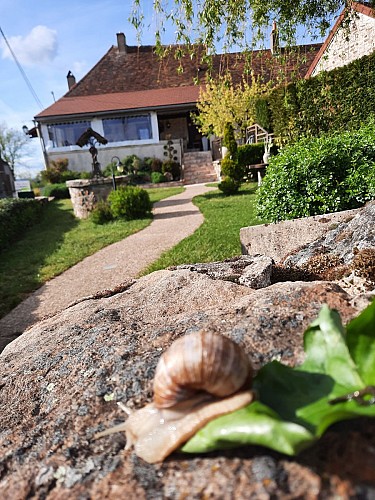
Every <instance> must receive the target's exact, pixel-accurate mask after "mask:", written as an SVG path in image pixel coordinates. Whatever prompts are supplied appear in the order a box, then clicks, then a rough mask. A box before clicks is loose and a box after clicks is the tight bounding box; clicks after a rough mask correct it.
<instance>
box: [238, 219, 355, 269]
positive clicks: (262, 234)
mask: <svg viewBox="0 0 375 500" xmlns="http://www.w3.org/2000/svg"><path fill="white" fill-rule="evenodd" d="M359 210H360V209H355V210H346V211H344V212H336V213H332V214H325V215H315V216H313V217H305V218H303V219H293V220H286V221H283V222H278V223H275V224H262V225H260V226H251V227H243V228H242V229H241V230H240V240H241V248H242V253H243V254H245V255H255V254H263V255H268V256H269V257H272V258H273V260H274V261H275V262H279V261H280V260H281V259H282V258H283V257H285V256H286V255H287V254H288V253H290V252H292V251H294V250H296V249H297V248H299V247H301V246H303V245H306V244H307V243H311V242H312V241H314V240H316V239H318V238H321V237H322V236H324V235H325V234H326V233H327V232H328V231H330V230H331V229H333V228H334V227H335V225H337V224H339V223H340V222H347V221H349V220H350V219H352V218H353V217H354V216H355V215H356V214H357V213H358V211H359Z"/></svg>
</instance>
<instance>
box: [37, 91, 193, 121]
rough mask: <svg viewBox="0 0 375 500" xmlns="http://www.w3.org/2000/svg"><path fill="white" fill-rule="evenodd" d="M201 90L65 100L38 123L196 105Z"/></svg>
mask: <svg viewBox="0 0 375 500" xmlns="http://www.w3.org/2000/svg"><path fill="white" fill-rule="evenodd" d="M199 90H200V87H199V86H196V85H191V86H189V87H175V88H169V89H153V90H143V91H142V90H141V91H138V92H114V93H110V94H108V93H107V94H98V95H88V96H79V97H70V96H66V97H62V98H61V99H59V100H58V101H57V102H56V103H54V104H53V105H52V106H50V107H49V108H47V109H45V110H44V111H42V112H41V113H39V115H37V117H36V118H37V119H40V118H44V117H51V116H62V115H64V116H66V115H77V114H81V113H105V112H111V111H118V110H124V111H125V110H126V111H129V110H132V109H138V110H139V109H146V108H149V109H150V108H151V109H152V108H159V107H163V106H176V105H183V104H187V105H188V104H190V105H194V104H195V103H196V101H197V99H198V96H199Z"/></svg>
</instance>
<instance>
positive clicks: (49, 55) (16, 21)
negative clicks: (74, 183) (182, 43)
mask: <svg viewBox="0 0 375 500" xmlns="http://www.w3.org/2000/svg"><path fill="white" fill-rule="evenodd" d="M146 4H151V2H150V1H147V2H146ZM131 8H132V1H131V0H127V1H126V0H125V1H124V0H100V1H99V0H98V1H96V0H79V1H77V0H64V1H63V2H51V0H38V1H37V2H30V0H1V9H0V10H1V15H0V26H1V28H2V30H3V32H4V34H5V36H6V38H7V40H8V42H9V44H10V46H11V48H12V50H13V52H14V53H15V55H16V56H17V59H18V60H19V62H20V63H21V65H22V68H23V70H24V72H25V73H26V75H27V78H28V80H29V81H30V83H31V85H32V87H33V89H34V90H35V93H36V94H37V96H38V98H39V100H40V101H41V103H42V106H43V108H46V107H47V106H50V105H51V104H52V103H53V95H52V93H53V94H54V96H55V98H56V99H59V98H60V97H62V96H63V95H64V94H65V93H66V92H67V90H68V87H67V81H66V75H67V73H68V71H72V73H73V74H74V75H75V77H76V79H77V81H78V80H79V79H81V78H82V77H83V76H84V75H85V74H86V73H87V72H88V71H89V70H90V69H91V68H92V66H93V65H94V64H95V63H96V62H97V61H98V60H99V59H100V58H101V57H102V56H103V55H104V54H105V53H106V52H107V50H108V49H109V48H110V47H111V45H115V44H116V33H117V32H124V33H125V35H126V39H127V43H128V44H129V45H136V44H137V39H136V32H135V29H134V28H133V26H132V25H131V24H130V23H129V21H128V18H129V16H130V14H131ZM151 11H152V9H151V6H150V9H149V10H148V12H149V13H151ZM146 13H147V9H146ZM142 43H144V44H151V43H153V30H152V29H149V30H145V32H144V35H143V36H142ZM0 75H1V76H0V123H5V124H6V126H7V127H8V128H14V129H19V130H21V129H22V126H23V125H27V126H28V127H32V126H33V122H32V119H33V117H34V116H35V115H36V114H38V113H39V112H40V111H41V109H40V107H39V106H38V104H37V102H36V100H35V99H34V97H33V95H32V93H31V92H30V90H29V88H28V86H27V84H26V83H25V81H24V79H23V78H22V76H21V72H20V70H19V68H18V67H17V65H16V63H15V62H14V60H13V58H12V56H11V54H9V51H8V49H7V47H6V44H5V42H4V40H3V38H2V37H1V39H0ZM31 142H32V144H30V147H29V148H28V149H29V151H28V152H27V153H25V155H24V157H23V158H22V159H21V160H20V162H19V165H18V166H17V167H16V173H17V174H18V175H19V176H22V177H25V176H26V175H27V174H28V173H29V171H31V173H32V175H34V174H35V173H36V172H38V171H39V170H42V169H43V161H42V157H41V154H40V145H39V143H38V140H37V139H34V140H33V141H31Z"/></svg>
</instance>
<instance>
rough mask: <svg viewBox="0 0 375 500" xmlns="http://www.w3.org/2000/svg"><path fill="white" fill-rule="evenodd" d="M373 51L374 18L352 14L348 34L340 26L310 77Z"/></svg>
mask: <svg viewBox="0 0 375 500" xmlns="http://www.w3.org/2000/svg"><path fill="white" fill-rule="evenodd" d="M374 50H375V18H373V17H370V16H368V15H365V14H362V13H360V12H355V13H353V16H352V19H351V23H350V32H348V29H347V28H345V27H343V26H342V25H341V26H340V27H339V28H338V30H337V32H336V33H335V34H334V36H333V38H332V40H331V42H330V43H329V45H328V47H327V48H326V50H325V51H324V53H323V55H322V57H321V58H320V60H319V62H318V64H317V65H316V67H315V69H314V71H313V73H312V76H315V75H317V74H318V73H320V72H321V71H330V70H332V69H334V68H338V67H340V66H345V65H346V64H349V63H350V62H352V61H354V60H356V59H359V58H361V57H363V56H365V55H368V54H371V53H372V52H373V51H374Z"/></svg>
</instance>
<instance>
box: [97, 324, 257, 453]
mask: <svg viewBox="0 0 375 500" xmlns="http://www.w3.org/2000/svg"><path fill="white" fill-rule="evenodd" d="M252 373H253V370H252V367H251V365H250V362H249V359H248V357H247V356H246V354H245V353H244V352H243V351H242V349H241V348H240V347H239V346H238V345H237V344H235V343H234V342H233V341H232V340H230V339H228V338H226V337H223V336H222V335H218V334H215V333H212V332H206V331H200V332H197V333H192V334H190V335H186V336H185V337H182V338H180V339H178V340H176V341H175V342H174V343H173V344H172V345H171V347H170V348H169V349H168V350H167V351H165V353H164V354H163V355H162V357H161V358H160V360H159V363H158V365H157V368H156V373H155V379H154V401H153V402H152V403H150V404H148V405H146V406H145V407H143V408H141V409H140V410H137V411H135V412H132V413H131V414H130V416H129V418H128V420H127V421H126V422H125V423H123V424H120V425H118V426H116V427H114V428H112V429H108V430H105V431H103V432H99V433H98V434H96V435H95V438H99V437H102V436H106V435H108V434H112V433H114V432H119V431H125V433H126V441H127V443H126V449H129V448H130V447H131V446H134V450H135V453H136V454H137V455H138V456H139V457H141V458H143V460H145V461H146V462H149V463H155V462H160V461H162V460H164V458H165V457H167V456H168V455H169V454H170V453H172V451H174V450H175V449H177V448H178V447H179V446H180V445H181V444H183V443H185V442H186V441H187V440H188V439H189V438H190V437H192V436H193V435H194V434H195V433H196V432H197V431H198V430H199V429H201V428H202V427H203V426H204V425H205V424H207V423H208V422H210V421H211V420H213V419H214V418H217V417H219V416H221V415H225V414H227V413H231V412H233V411H235V410H239V409H240V408H243V407H244V406H246V405H248V404H250V403H251V402H252V401H253V399H254V394H253V392H252V391H250V390H243V389H245V388H247V387H250V385H251V378H252Z"/></svg>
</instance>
